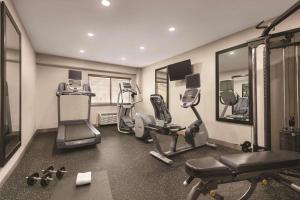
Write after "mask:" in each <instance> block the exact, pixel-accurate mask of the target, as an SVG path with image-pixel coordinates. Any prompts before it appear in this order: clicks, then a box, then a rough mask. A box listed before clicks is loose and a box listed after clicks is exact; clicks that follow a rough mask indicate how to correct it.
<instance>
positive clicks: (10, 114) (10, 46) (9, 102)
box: [3, 15, 21, 159]
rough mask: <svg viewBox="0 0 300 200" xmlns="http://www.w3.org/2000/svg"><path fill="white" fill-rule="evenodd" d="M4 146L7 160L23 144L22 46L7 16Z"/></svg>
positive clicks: (12, 23)
mask: <svg viewBox="0 0 300 200" xmlns="http://www.w3.org/2000/svg"><path fill="white" fill-rule="evenodd" d="M4 20H5V25H6V26H5V51H4V52H5V54H4V67H5V77H6V80H5V83H4V86H5V90H4V92H5V95H4V96H5V98H4V133H3V137H4V145H5V159H7V158H8V157H9V156H10V155H11V154H12V153H13V151H14V150H16V148H17V147H18V146H19V145H20V142H21V123H20V117H21V116H20V115H21V110H20V109H21V108H20V107H21V106H20V105H21V85H20V73H21V61H20V60H21V59H20V58H21V44H20V37H21V36H20V33H19V31H18V30H17V29H16V28H15V26H14V22H12V21H11V19H10V18H9V17H8V15H5V19H4Z"/></svg>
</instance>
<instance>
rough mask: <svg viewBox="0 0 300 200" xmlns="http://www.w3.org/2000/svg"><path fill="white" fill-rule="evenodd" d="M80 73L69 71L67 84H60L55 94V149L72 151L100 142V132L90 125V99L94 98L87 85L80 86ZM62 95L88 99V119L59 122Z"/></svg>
mask: <svg viewBox="0 0 300 200" xmlns="http://www.w3.org/2000/svg"><path fill="white" fill-rule="evenodd" d="M81 76H82V74H81V71H75V70H69V81H68V83H60V84H59V86H58V89H57V92H56V96H57V106H58V132H57V137H56V148H57V149H73V148H79V147H84V146H89V145H95V144H98V143H100V142H101V134H100V132H99V131H98V130H97V129H96V128H95V127H94V126H93V125H92V124H91V123H90V112H91V98H92V97H94V96H96V95H95V93H92V92H91V89H90V86H89V85H88V84H84V85H82V84H81ZM64 95H74V96H78V95H83V96H87V97H88V118H87V119H82V120H66V121H61V116H60V114H61V108H60V98H61V96H64Z"/></svg>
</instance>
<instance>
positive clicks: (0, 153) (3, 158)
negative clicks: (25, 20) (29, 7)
mask: <svg viewBox="0 0 300 200" xmlns="http://www.w3.org/2000/svg"><path fill="white" fill-rule="evenodd" d="M6 17H8V18H9V20H10V21H11V23H12V25H13V26H14V28H15V30H16V32H17V34H18V35H19V47H20V49H19V60H20V65H19V67H20V73H19V81H20V83H19V86H20V94H19V98H20V99H19V106H20V107H19V109H20V115H19V124H20V134H19V142H18V143H17V144H16V146H15V147H14V149H13V150H12V151H11V152H10V153H9V154H8V155H6V152H5V139H4V130H3V128H4V126H3V124H4V112H3V109H4V103H5V101H4V95H3V91H4V85H5V84H4V82H5V81H6V75H5V73H6V61H5V55H6V22H5V19H6ZM0 40H1V61H0V63H1V79H0V84H1V90H0V92H1V122H0V128H1V137H0V147H1V148H0V165H1V167H3V166H4V165H5V164H6V163H7V162H8V161H9V159H10V158H11V157H12V156H13V155H14V154H15V152H16V151H17V150H18V149H19V148H20V147H21V143H22V84H21V83H22V34H21V32H20V30H19V28H18V26H17V24H16V22H15V20H14V19H13V17H12V15H11V14H10V12H9V10H8V8H7V7H6V5H5V3H4V2H1V37H0Z"/></svg>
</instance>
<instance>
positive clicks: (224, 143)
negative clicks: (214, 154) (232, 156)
mask: <svg viewBox="0 0 300 200" xmlns="http://www.w3.org/2000/svg"><path fill="white" fill-rule="evenodd" d="M209 142H211V143H214V144H217V145H221V146H224V147H228V148H231V149H235V150H239V151H241V147H240V145H238V144H233V143H230V142H225V141H222V140H217V139H212V138H209Z"/></svg>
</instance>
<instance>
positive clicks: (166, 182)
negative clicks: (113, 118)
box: [0, 126, 300, 200]
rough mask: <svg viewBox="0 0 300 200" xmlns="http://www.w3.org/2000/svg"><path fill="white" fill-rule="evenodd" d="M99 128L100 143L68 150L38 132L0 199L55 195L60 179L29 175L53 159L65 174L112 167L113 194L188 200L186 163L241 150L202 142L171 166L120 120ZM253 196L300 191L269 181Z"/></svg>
mask: <svg viewBox="0 0 300 200" xmlns="http://www.w3.org/2000/svg"><path fill="white" fill-rule="evenodd" d="M100 130H101V133H102V143H101V144H99V145H97V146H96V148H95V147H94V148H84V149H77V150H75V151H67V152H63V153H62V152H60V153H58V152H55V151H54V150H53V149H54V141H55V137H56V134H55V133H46V134H39V135H36V136H35V138H34V139H33V142H32V144H31V146H30V147H29V148H28V150H27V152H26V153H25V155H24V157H23V158H22V160H21V162H20V163H19V165H18V166H17V168H16V169H15V171H14V173H13V174H12V175H11V176H10V177H9V179H8V180H7V181H6V183H5V184H4V185H3V187H2V188H1V189H0V199H1V200H4V199H5V200H12V199H14V200H23V199H24V200H25V199H26V200H27V199H32V200H39V199H41V200H42V199H43V200H44V199H50V198H51V196H52V195H53V192H54V191H55V189H56V187H57V185H58V181H54V182H52V183H51V184H50V185H49V186H48V187H46V188H42V187H40V185H38V184H37V185H35V186H33V187H28V186H27V185H26V180H25V177H26V176H27V175H29V174H31V173H32V172H36V171H40V170H41V169H43V168H46V167H48V166H49V165H54V166H55V167H61V166H65V167H66V168H67V170H68V174H67V175H66V176H75V175H76V174H77V173H78V172H85V171H93V172H99V171H107V174H108V178H109V184H110V188H111V193H112V196H113V199H114V200H184V199H185V198H186V196H187V194H188V192H189V190H190V189H191V187H192V185H193V184H191V185H190V186H188V187H184V186H183V185H182V182H183V180H184V178H185V175H186V174H185V171H184V163H185V161H186V160H187V159H190V158H200V157H204V156H213V157H216V158H217V157H219V156H220V155H222V154H230V153H235V152H236V151H235V150H232V149H228V148H225V147H222V146H218V147H217V149H211V148H209V147H203V148H200V149H197V150H193V151H190V152H187V153H185V154H181V155H179V156H177V157H174V161H175V164H174V165H173V166H168V165H166V164H164V163H162V162H160V161H158V160H156V159H155V158H153V157H152V156H150V155H149V151H150V150H152V149H153V144H145V143H143V142H141V141H139V140H137V139H135V137H134V136H132V135H124V134H120V133H118V132H117V129H116V127H115V126H107V127H103V128H101V129H100ZM162 139H163V144H164V145H165V146H167V144H168V143H167V142H168V141H167V139H168V138H162ZM61 181H63V180H61ZM193 183H194V184H195V183H196V181H195V182H193ZM298 183H300V182H299V181H298ZM248 185H249V184H248V183H247V182H238V183H234V184H225V185H221V186H220V187H219V190H218V191H219V193H220V194H222V195H224V196H225V197H226V198H225V199H237V198H238V197H240V196H241V195H242V194H243V192H245V191H246V189H247V187H248ZM62 199H64V197H62ZM87 199H88V198H87ZM99 199H101V197H99ZM201 199H209V198H208V197H202V198H201ZM251 199H256V200H257V199H260V200H262V199H268V200H269V199H270V200H281V199H287V200H289V199H290V200H295V199H300V196H298V195H297V194H296V193H295V192H293V191H291V190H290V189H287V188H285V187H283V186H281V185H278V184H277V183H274V182H270V184H269V185H268V186H261V185H259V186H258V187H257V189H256V191H255V193H254V195H253V196H252V197H251ZM64 200H67V199H64Z"/></svg>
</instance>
